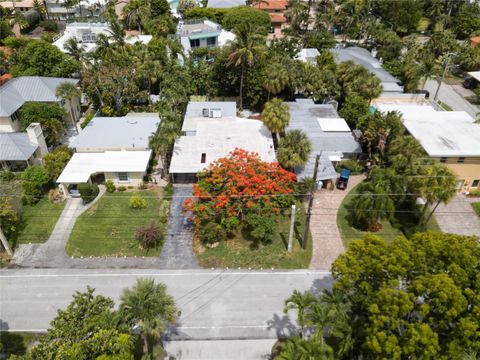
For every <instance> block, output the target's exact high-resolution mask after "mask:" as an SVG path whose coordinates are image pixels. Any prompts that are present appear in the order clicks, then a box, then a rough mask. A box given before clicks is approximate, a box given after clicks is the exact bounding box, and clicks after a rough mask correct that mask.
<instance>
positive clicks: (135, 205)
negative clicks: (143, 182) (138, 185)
mask: <svg viewBox="0 0 480 360" xmlns="http://www.w3.org/2000/svg"><path fill="white" fill-rule="evenodd" d="M128 206H130V207H131V208H132V209H145V208H146V207H147V200H145V199H144V198H142V197H140V196H138V195H133V196H132V197H131V198H130V200H128Z"/></svg>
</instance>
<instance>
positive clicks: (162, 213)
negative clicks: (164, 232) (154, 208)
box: [159, 200, 170, 224]
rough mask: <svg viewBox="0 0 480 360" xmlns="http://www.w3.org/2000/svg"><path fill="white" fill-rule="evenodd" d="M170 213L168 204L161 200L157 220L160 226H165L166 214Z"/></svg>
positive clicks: (166, 201)
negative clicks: (158, 219)
mask: <svg viewBox="0 0 480 360" xmlns="http://www.w3.org/2000/svg"><path fill="white" fill-rule="evenodd" d="M169 212H170V202H169V201H168V200H162V202H161V203H160V209H159V218H160V222H161V223H162V224H166V223H167V221H168V213H169Z"/></svg>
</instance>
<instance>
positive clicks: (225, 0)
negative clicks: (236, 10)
mask: <svg viewBox="0 0 480 360" xmlns="http://www.w3.org/2000/svg"><path fill="white" fill-rule="evenodd" d="M246 4H247V2H246V1H245V0H208V5H207V7H209V8H215V9H230V8H233V7H237V6H245V5H246Z"/></svg>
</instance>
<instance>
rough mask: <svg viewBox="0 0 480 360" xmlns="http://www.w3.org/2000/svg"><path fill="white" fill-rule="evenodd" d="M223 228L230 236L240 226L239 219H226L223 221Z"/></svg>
mask: <svg viewBox="0 0 480 360" xmlns="http://www.w3.org/2000/svg"><path fill="white" fill-rule="evenodd" d="M223 226H224V227H225V229H226V230H227V232H228V233H229V234H232V233H233V232H234V231H235V230H237V229H238V227H239V226H240V219H239V218H238V217H228V218H226V219H224V221H223Z"/></svg>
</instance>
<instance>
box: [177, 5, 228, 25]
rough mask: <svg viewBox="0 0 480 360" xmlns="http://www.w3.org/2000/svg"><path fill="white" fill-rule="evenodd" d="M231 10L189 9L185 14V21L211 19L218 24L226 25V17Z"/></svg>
mask: <svg viewBox="0 0 480 360" xmlns="http://www.w3.org/2000/svg"><path fill="white" fill-rule="evenodd" d="M229 11H230V10H229V9H215V8H205V7H196V8H193V9H187V11H186V12H185V14H184V18H185V19H209V20H212V21H213V22H216V23H217V24H220V25H222V24H224V17H225V15H226V14H227V13H228V12H229Z"/></svg>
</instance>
